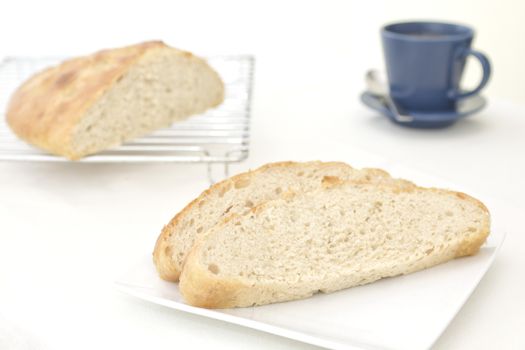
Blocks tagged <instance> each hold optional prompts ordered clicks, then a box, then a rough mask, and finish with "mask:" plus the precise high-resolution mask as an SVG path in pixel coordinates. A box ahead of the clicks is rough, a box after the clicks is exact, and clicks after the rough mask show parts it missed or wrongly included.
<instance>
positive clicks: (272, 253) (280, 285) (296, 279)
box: [180, 176, 490, 308]
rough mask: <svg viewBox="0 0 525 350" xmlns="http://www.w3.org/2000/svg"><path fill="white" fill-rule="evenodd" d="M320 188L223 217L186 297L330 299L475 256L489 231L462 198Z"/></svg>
mask: <svg viewBox="0 0 525 350" xmlns="http://www.w3.org/2000/svg"><path fill="white" fill-rule="evenodd" d="M323 182H324V188H321V189H318V190H314V191H309V192H297V193H293V192H289V193H287V194H286V195H284V196H280V198H277V199H273V200H267V201H265V202H264V203H262V204H260V205H255V206H250V207H251V208H250V210H247V211H245V212H243V213H230V214H229V215H228V216H227V217H226V218H225V219H223V220H222V221H221V222H220V223H219V224H216V225H214V226H213V227H212V228H211V229H210V230H209V232H208V233H207V234H205V235H200V236H199V237H198V239H197V240H196V242H195V244H194V246H193V248H192V249H191V252H190V254H189V256H188V258H187V260H186V263H185V265H184V269H183V271H182V275H181V277H180V291H181V293H182V295H183V297H184V298H185V300H186V301H187V302H188V303H189V304H191V305H194V306H200V307H206V308H230V307H245V306H252V305H263V304H268V303H275V302H282V301H287V300H294V299H300V298H306V297H309V296H312V295H313V294H315V293H318V292H323V293H329V292H334V291H337V290H341V289H344V288H348V287H352V286H357V285H362V284H366V283H370V282H373V281H376V280H378V279H381V278H384V277H391V276H396V275H401V274H407V273H411V272H414V271H418V270H421V269H425V268H428V267H431V266H434V265H436V264H440V263H443V262H446V261H448V260H451V259H453V258H457V257H462V256H466V255H472V254H475V253H476V252H478V250H479V248H480V246H481V245H482V244H483V242H484V241H485V239H486V237H487V235H488V234H489V227H490V222H489V221H490V220H489V213H488V210H487V208H486V207H485V206H484V205H483V204H482V203H481V202H479V201H478V200H476V199H474V198H472V197H470V196H468V195H465V194H463V193H458V192H452V191H447V190H439V189H427V188H421V187H417V186H415V185H412V184H410V183H408V182H406V181H401V180H400V181H397V182H398V183H397V184H396V180H393V181H390V182H383V181H382V182H380V183H378V182H375V183H372V182H366V181H357V182H356V181H352V180H344V179H341V178H339V177H335V176H327V177H325V178H324V181H323ZM276 185H277V186H278V184H272V187H274V186H276ZM199 224H200V223H198V222H195V225H199Z"/></svg>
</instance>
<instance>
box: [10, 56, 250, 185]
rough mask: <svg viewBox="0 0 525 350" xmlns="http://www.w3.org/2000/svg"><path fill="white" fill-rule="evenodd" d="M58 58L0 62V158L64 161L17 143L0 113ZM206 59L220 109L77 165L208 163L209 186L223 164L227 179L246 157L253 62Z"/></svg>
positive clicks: (243, 58)
mask: <svg viewBox="0 0 525 350" xmlns="http://www.w3.org/2000/svg"><path fill="white" fill-rule="evenodd" d="M62 60H63V58H34V57H9V58H6V59H5V60H4V61H2V62H1V63H0V113H2V115H1V116H0V160H4V161H32V162H68V160H67V159H65V158H61V157H58V156H54V155H51V154H49V153H46V152H45V151H42V150H40V149H37V148H35V147H32V146H30V145H28V144H26V143H25V142H23V141H21V140H20V139H18V138H17V137H16V136H15V135H14V134H13V133H12V131H11V130H10V129H9V127H8V126H7V124H6V123H5V115H4V111H5V110H6V107H7V103H8V101H9V97H10V95H11V93H12V92H13V91H14V90H15V89H16V88H17V87H18V86H19V85H20V84H21V83H22V82H23V81H24V80H26V79H27V78H28V77H30V76H31V75H32V74H34V73H35V72H37V71H39V70H41V69H43V68H45V67H48V66H51V65H54V64H57V63H59V62H60V61H62ZM207 60H208V62H209V64H210V65H211V66H212V67H213V68H215V69H216V70H217V72H218V73H219V74H220V76H221V78H222V80H223V81H224V84H225V98H224V102H223V103H222V104H221V105H220V106H219V107H217V108H215V109H211V110H209V111H207V112H206V113H204V114H201V115H196V116H193V117H191V118H189V119H187V120H185V121H182V122H177V123H174V124H173V125H172V126H171V127H169V128H166V129H162V130H158V131H155V132H153V133H151V134H149V135H147V136H145V137H142V138H138V139H135V140H133V141H131V142H127V143H125V144H123V145H121V146H119V147H116V148H113V149H109V150H107V151H103V152H101V153H98V154H95V155H92V156H89V157H86V158H83V159H81V160H79V161H77V162H80V163H145V162H177V163H207V165H208V178H209V179H210V181H211V182H213V178H212V174H213V171H212V166H213V165H214V164H223V165H224V175H225V176H228V164H229V163H233V162H240V161H242V160H244V159H246V158H247V157H248V152H249V139H250V97H251V91H252V82H253V66H254V58H253V57H252V56H248V55H239V56H214V57H208V58H207Z"/></svg>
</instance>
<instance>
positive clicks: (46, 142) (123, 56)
mask: <svg viewBox="0 0 525 350" xmlns="http://www.w3.org/2000/svg"><path fill="white" fill-rule="evenodd" d="M165 48H169V47H168V46H167V45H165V44H164V43H162V42H160V41H151V42H145V43H141V44H137V45H132V46H127V47H122V48H117V49H110V50H103V51H100V52H97V53H95V54H92V55H89V56H84V57H79V58H74V59H70V60H67V61H65V62H63V63H62V64H60V65H58V66H55V67H51V68H48V69H46V70H44V71H42V72H40V73H37V74H36V75H34V76H32V77H31V78H30V79H29V80H27V81H26V82H25V83H23V84H22V85H21V86H20V87H19V88H18V90H17V91H15V93H14V94H13V95H12V97H11V100H10V102H9V105H8V108H7V113H6V118H7V123H8V124H9V126H10V127H11V129H12V130H13V131H14V132H15V133H16V134H17V135H18V136H19V137H20V138H22V139H24V140H26V141H28V142H29V143H32V144H34V145H36V146H39V147H42V148H44V149H48V150H49V149H51V150H55V149H56V150H61V151H62V152H57V153H62V154H69V153H70V152H69V150H67V149H65V150H64V148H67V147H69V146H70V144H71V142H70V138H71V137H72V134H73V132H72V130H73V128H74V127H75V125H76V124H77V123H78V121H79V119H80V118H82V116H83V115H84V113H86V111H87V110H88V109H89V108H90V106H91V105H92V104H93V103H94V102H95V101H96V100H97V99H98V98H99V97H100V96H102V94H104V92H105V91H106V90H107V89H108V88H110V87H111V86H112V85H113V84H114V83H115V82H117V81H118V80H119V79H120V78H121V77H122V76H123V75H124V74H125V73H126V72H127V70H128V69H129V68H130V67H131V66H132V65H133V64H134V63H135V62H136V61H137V60H139V59H140V58H141V57H142V56H143V55H145V54H146V53H147V52H150V51H153V50H157V49H165ZM170 49H172V48H170ZM173 50H176V49H173ZM180 53H181V54H183V55H190V56H191V53H188V52H184V51H180Z"/></svg>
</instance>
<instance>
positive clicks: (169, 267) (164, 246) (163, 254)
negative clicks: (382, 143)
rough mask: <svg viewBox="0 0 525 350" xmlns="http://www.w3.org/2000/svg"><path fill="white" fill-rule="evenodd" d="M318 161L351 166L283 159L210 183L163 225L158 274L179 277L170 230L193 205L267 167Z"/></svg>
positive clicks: (155, 258) (156, 253)
mask: <svg viewBox="0 0 525 350" xmlns="http://www.w3.org/2000/svg"><path fill="white" fill-rule="evenodd" d="M315 163H318V164H319V166H333V165H337V164H339V165H342V166H347V167H348V168H349V169H352V167H351V166H349V165H348V164H346V163H342V162H321V161H313V162H308V163H301V162H292V161H284V162H275V163H268V164H265V165H263V166H261V167H259V168H257V169H255V170H250V171H247V172H245V173H240V174H237V175H235V176H232V177H230V178H228V179H225V180H223V181H221V182H218V183H216V184H214V185H212V186H211V187H210V188H208V189H207V190H205V191H204V192H202V193H201V194H200V195H199V196H198V197H197V198H195V199H194V200H193V201H191V202H190V203H189V204H188V205H186V207H184V209H182V210H181V211H180V212H179V213H178V214H177V215H175V217H173V219H171V221H170V222H169V223H168V224H167V225H166V226H164V227H163V229H162V231H161V233H160V235H159V237H158V238H157V242H156V244H155V248H154V250H153V261H154V263H155V266H156V267H157V271H158V273H159V275H160V277H161V278H162V279H164V280H166V281H171V282H177V281H178V280H179V277H180V273H181V270H182V266H179V265H178V263H177V261H175V260H174V259H173V258H172V257H171V254H170V253H171V252H170V247H169V237H170V235H171V233H172V232H174V231H177V229H178V225H180V224H181V223H182V221H183V219H184V217H185V215H187V214H188V212H189V211H190V210H192V208H193V207H195V206H196V205H198V203H200V202H201V201H203V200H206V198H207V197H209V196H211V195H212V194H214V193H218V192H220V191H223V190H224V189H228V188H229V187H231V186H235V184H236V183H242V182H243V181H244V180H247V179H251V178H252V177H253V176H255V175H257V174H259V173H261V172H265V171H266V170H268V169H273V168H279V167H296V166H303V165H305V164H315Z"/></svg>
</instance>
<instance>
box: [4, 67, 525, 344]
mask: <svg viewBox="0 0 525 350" xmlns="http://www.w3.org/2000/svg"><path fill="white" fill-rule="evenodd" d="M265 69H266V68H265V65H264V61H263V62H259V65H258V67H257V75H256V82H257V84H256V88H255V94H254V101H253V121H252V143H251V154H250V157H249V159H248V160H247V161H245V162H243V163H241V164H237V165H234V166H232V169H233V171H234V172H235V171H241V170H245V169H248V168H250V167H256V166H258V165H260V164H263V163H265V162H268V161H278V160H311V159H321V160H343V161H347V162H349V163H350V164H353V165H356V166H374V165H377V164H379V163H380V162H382V161H383V160H384V159H386V160H387V161H388V162H390V163H391V164H401V165H403V166H406V167H409V168H414V169H417V170H420V171H422V172H427V173H430V174H433V175H435V176H438V177H442V178H444V179H446V180H449V181H451V182H454V183H456V184H458V186H459V189H460V190H461V189H465V188H468V189H471V190H472V191H475V192H476V193H478V192H479V193H486V194H487V195H490V196H494V197H497V198H499V199H502V200H504V201H506V202H507V203H508V204H509V206H510V207H512V208H514V209H513V210H511V212H509V213H508V217H507V220H508V222H507V228H508V233H507V239H506V242H505V243H504V246H503V248H502V250H501V252H500V254H499V256H498V257H497V259H496V261H495V263H494V265H493V266H492V268H491V269H490V270H489V272H488V273H487V275H486V276H485V278H484V279H483V280H482V281H481V283H480V285H479V287H478V288H477V290H476V291H475V292H474V294H473V295H472V297H471V298H470V299H469V300H468V302H467V303H466V305H465V306H464V307H463V309H462V310H461V311H460V312H459V314H458V315H457V317H456V318H455V319H454V321H453V322H452V324H451V325H450V327H449V328H448V329H447V330H446V331H445V333H444V334H443V336H442V337H441V338H440V339H439V341H438V342H437V343H436V345H435V348H436V349H494V348H498V349H524V348H525V335H524V334H523V330H524V325H525V298H524V297H523V296H524V295H525V273H524V271H523V268H524V267H525V232H524V230H523V225H522V223H521V218H522V216H523V215H525V212H524V209H525V205H524V204H523V203H522V200H523V198H525V158H524V151H525V106H519V105H515V104H511V103H509V102H505V101H501V100H493V101H490V104H489V106H488V108H487V109H485V110H484V111H483V112H482V113H480V114H478V115H476V116H473V117H471V118H470V119H467V120H464V121H461V122H460V123H458V124H457V125H455V126H453V127H451V128H449V129H445V130H412V129H405V128H401V127H398V126H395V125H393V124H391V123H390V122H389V121H387V120H386V119H384V118H382V117H380V116H378V115H376V113H375V112H373V111H369V110H367V109H366V108H365V107H363V106H362V105H361V104H360V103H359V102H358V93H359V91H360V89H361V88H362V86H361V84H360V82H356V83H355V84H353V85H350V86H348V85H345V80H344V79H339V80H337V79H334V80H332V81H329V82H328V81H323V80H322V79H318V80H317V81H315V80H314V81H311V82H306V83H305V82H302V83H301V84H299V83H292V82H291V80H280V81H277V80H275V76H274V77H273V78H272V75H271V73H270V72H265ZM265 73H268V74H265ZM294 81H297V80H294ZM328 83H329V84H328ZM328 87H330V88H328ZM393 175H396V174H395V173H394V174H393ZM206 186H207V182H206V173H205V166H203V165H177V164H163V165H153V164H144V165H93V164H90V165H88V164H71V163H67V164H59V163H57V164H35V163H34V164H29V163H0V349H64V350H65V349H71V348H74V349H98V348H119V349H165V348H168V347H176V348H183V349H184V348H214V349H231V348H243V349H290V348H293V349H308V348H314V347H312V346H309V345H305V344H302V343H299V342H296V341H292V340H287V339H284V338H280V337H277V336H273V335H268V334H265V333H262V332H258V331H254V330H249V329H245V328H242V327H239V326H234V325H229V324H226V323H223V322H220V321H214V320H208V319H204V318H202V317H198V316H192V315H188V314H185V313H182V312H176V311H173V310H169V309H166V308H163V307H160V306H155V305H151V304H148V303H146V302H143V301H139V300H136V299H134V298H132V297H129V296H126V295H123V294H120V293H119V292H117V291H116V290H115V288H114V286H113V281H114V279H115V278H116V277H118V275H119V273H120V272H122V271H124V270H125V269H126V268H127V266H129V264H130V263H131V262H133V261H136V260H137V257H141V256H143V255H144V254H145V253H149V252H150V251H151V250H152V248H153V245H154V242H155V239H156V238H157V235H158V233H159V231H160V229H161V228H162V226H163V224H165V223H167V222H168V220H169V219H170V218H171V217H172V216H173V215H174V214H175V213H176V212H177V211H178V210H179V209H181V208H182V207H183V205H184V204H185V203H187V202H188V201H189V200H190V199H192V198H193V197H194V196H196V195H197V194H198V193H199V192H200V191H202V190H203V189H204V188H205V187H206Z"/></svg>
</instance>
